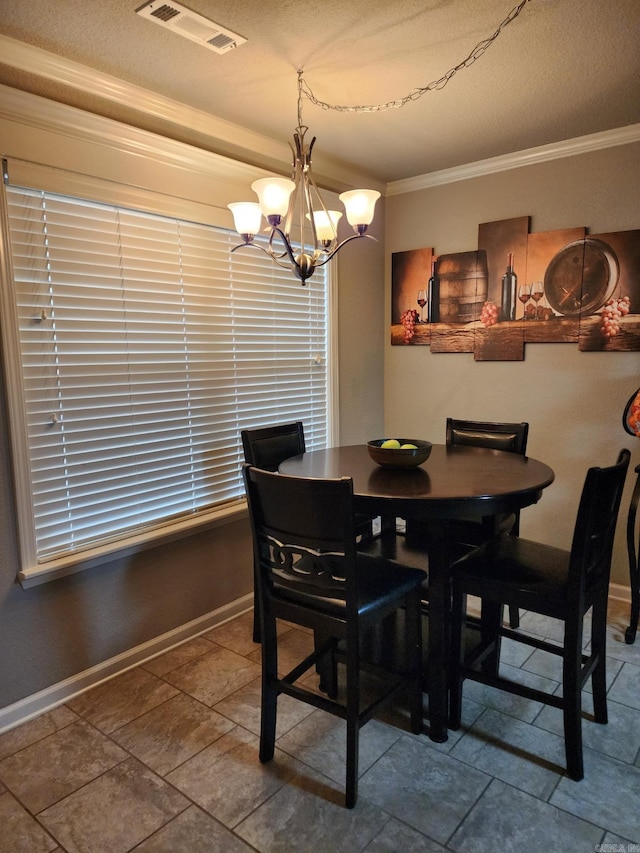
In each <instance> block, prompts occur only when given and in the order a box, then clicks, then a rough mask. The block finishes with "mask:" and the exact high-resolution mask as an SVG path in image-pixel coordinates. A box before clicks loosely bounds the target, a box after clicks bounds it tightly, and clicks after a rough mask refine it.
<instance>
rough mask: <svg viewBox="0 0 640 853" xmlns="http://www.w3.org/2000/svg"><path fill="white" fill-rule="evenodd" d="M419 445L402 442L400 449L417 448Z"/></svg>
mask: <svg viewBox="0 0 640 853" xmlns="http://www.w3.org/2000/svg"><path fill="white" fill-rule="evenodd" d="M417 449H418V446H417V445H416V444H401V445H400V450H417Z"/></svg>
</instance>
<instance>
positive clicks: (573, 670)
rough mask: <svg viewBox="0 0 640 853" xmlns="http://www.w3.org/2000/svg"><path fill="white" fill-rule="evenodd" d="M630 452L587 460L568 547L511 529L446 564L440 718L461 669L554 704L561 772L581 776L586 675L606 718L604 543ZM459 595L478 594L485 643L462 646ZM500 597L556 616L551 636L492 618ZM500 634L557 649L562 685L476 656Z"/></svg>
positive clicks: (456, 711)
mask: <svg viewBox="0 0 640 853" xmlns="http://www.w3.org/2000/svg"><path fill="white" fill-rule="evenodd" d="M630 455H631V454H630V453H629V451H628V450H622V451H620V453H619V455H618V460H617V462H616V463H615V465H612V466H610V467H608V468H596V467H594V468H590V469H589V470H588V471H587V475H586V478H585V481H584V486H583V490H582V496H581V498H580V504H579V507H578V512H577V517H576V522H575V528H574V533H573V540H572V544H571V550H570V551H566V550H562V549H560V548H555V547H552V546H550V545H544V544H542V543H539V542H532V541H530V540H527V539H522V538H521V537H519V536H509V535H504V534H503V535H502V536H500V537H498V538H497V539H494V540H492V541H490V542H488V543H485V544H484V545H481V546H480V547H479V548H477V549H475V550H474V551H472V552H471V553H470V554H468V555H466V556H464V557H462V558H461V559H460V560H459V561H458V562H457V563H455V564H454V566H453V567H452V578H453V603H452V611H453V612H452V629H451V635H452V636H451V684H450V725H451V728H453V729H457V728H459V727H460V715H461V703H462V685H463V681H464V680H465V679H467V678H469V679H472V680H474V681H479V682H481V683H483V684H488V685H490V686H492V687H497V688H500V689H502V690H506V691H508V692H510V693H514V694H516V695H519V696H524V697H525V698H528V699H534V700H536V701H539V702H543V703H545V704H547V705H552V706H554V707H556V708H561V709H562V712H563V719H564V739H565V752H566V766H567V772H568V774H569V776H570V777H571V778H572V779H575V780H576V781H579V780H580V779H582V778H583V776H584V768H583V757H582V725H581V722H582V721H581V712H582V705H581V690H582V688H583V686H584V684H585V683H586V682H587V680H588V679H589V678H591V680H592V688H593V708H594V717H595V721H596V722H597V723H606V722H607V696H606V684H605V675H606V671H605V667H606V659H605V654H606V637H607V598H608V590H609V574H610V568H611V552H612V547H613V538H614V534H615V528H616V520H617V517H618V511H619V508H620V499H621V497H622V491H623V488H624V481H625V477H626V474H627V469H628V467H629V459H630ZM467 595H474V596H477V597H478V598H480V600H481V604H482V608H483V611H484V609H485V607H487V608H488V610H489V611H493V620H494V631H493V632H491V636H490V637H489V635H487V636H488V637H489V638H488V640H487V642H486V643H480V644H479V645H478V646H477V647H476V648H475V649H473V650H472V651H471V652H470V654H469V655H467V654H466V653H465V644H464V639H463V637H464V634H463V628H464V624H465V610H466V597H467ZM504 605H508V606H512V607H518V608H522V609H524V610H527V611H531V612H533V613H538V614H541V615H543V616H549V617H552V618H554V619H559V620H561V621H562V622H563V623H564V638H563V642H562V644H561V645H559V646H558V645H554V644H552V643H549V642H546V641H545V640H543V639H541V638H540V637H536V636H533V635H529V634H526V633H524V632H523V631H522V630H518V631H514V630H512V629H510V628H507V627H505V626H503V625H502V624H501V619H500V613H501V612H502V608H503V606H504ZM589 610H592V618H591V642H590V645H589V651H588V654H587V653H583V650H582V644H583V622H584V617H585V614H586V613H587V612H588V611H589ZM502 637H509V638H510V639H512V640H515V641H516V642H519V643H525V644H527V645H529V646H532V647H534V648H537V649H543V650H544V651H546V652H550V653H552V654H555V655H560V657H561V658H562V694H561V695H559V696H558V695H555V694H549V693H546V692H544V691H542V690H538V689H535V688H532V687H529V686H527V685H523V684H520V683H517V682H515V681H512V680H510V679H508V678H506V677H505V676H503V675H501V674H500V672H499V671H498V669H497V667H496V668H495V670H489V669H487V668H486V667H483V666H482V661H483V660H484V659H486V656H487V654H492V655H495V656H496V658H497V659H498V660H499V655H500V641H501V639H502Z"/></svg>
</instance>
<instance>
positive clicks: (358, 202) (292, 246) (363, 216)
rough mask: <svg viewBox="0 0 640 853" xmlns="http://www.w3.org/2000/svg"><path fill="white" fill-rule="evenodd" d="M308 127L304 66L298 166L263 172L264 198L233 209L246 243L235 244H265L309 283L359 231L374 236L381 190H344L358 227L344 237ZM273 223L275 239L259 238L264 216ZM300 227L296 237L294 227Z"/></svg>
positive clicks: (259, 191)
mask: <svg viewBox="0 0 640 853" xmlns="http://www.w3.org/2000/svg"><path fill="white" fill-rule="evenodd" d="M308 129H309V128H308V127H305V126H304V125H303V124H302V71H298V126H297V128H296V129H295V132H294V134H293V145H291V143H289V145H290V146H291V151H292V154H293V171H292V174H291V178H278V177H273V178H261V179H260V180H258V181H254V182H253V183H252V184H251V189H252V190H253V191H254V192H255V193H256V195H257V196H258V202H244V201H239V202H233V203H231V204H229V205H227V206H228V207H229V209H230V210H231V212H232V213H233V219H234V224H235V228H236V231H237V232H238V233H239V234H240V236H241V237H242V239H243V241H244V242H243V243H240V244H239V245H237V246H234V247H233V249H232V250H231V251H232V252H235V251H236V249H242V248H244V247H245V246H255V247H256V248H259V249H262V251H263V252H265V253H266V254H267V255H269V257H270V258H271V259H272V260H273V261H275V262H276V263H277V264H278V265H279V266H281V267H288V266H291V268H292V270H293V272H294V273H295V274H296V275H297V276H298V278H299V279H300V281H301V283H302V284H303V285H304V284H306V282H307V279H308V278H309V277H310V276H312V275H313V273H314V271H315V270H316V268H317V267H321V266H323V265H324V264H326V263H327V261H329V260H331V258H332V257H333V256H334V255H335V253H336V252H337V251H338V250H339V249H341V248H342V247H343V246H345V245H346V244H347V243H350V242H351V240H356V239H357V238H358V237H369V239H371V240H375V237H372V236H371V235H370V234H367V233H366V231H367V228H368V227H369V225H370V224H371V223H372V222H373V215H374V209H375V205H376V201H377V200H378V199H379V198H380V193H379V192H378V191H377V190H349V191H348V192H344V193H341V194H340V196H339V199H340V201H341V202H342V203H343V205H344V208H345V213H346V216H347V221H348V222H349V224H350V225H351V226H352V227H353V230H354V231H355V233H354V234H351V235H350V236H349V237H346V238H345V239H344V240H341V241H338V222H339V220H340V218H341V217H342V212H341V211H339V210H327V208H326V207H325V204H324V202H323V200H322V196H321V195H320V192H319V191H318V187H317V186H316V182H315V181H314V179H313V175H312V174H311V152H312V151H313V145H314V143H315V141H316V138H315V136H314V137H313V139H312V140H311V142H310V143H309V144H308V145H307V143H306V142H305V139H304V137H305V134H306V132H307V131H308ZM263 216H264V218H265V219H266V220H267V222H268V223H269V230H270V234H269V240H268V243H267V245H266V246H264V245H263V244H262V243H255V242H254V238H255V236H256V234H258V232H259V231H260V226H261V223H262V217H263ZM294 228H295V229H296V230H295V232H294V233H295V243H292V238H291V233H292V229H294Z"/></svg>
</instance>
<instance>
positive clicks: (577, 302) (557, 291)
mask: <svg viewBox="0 0 640 853" xmlns="http://www.w3.org/2000/svg"><path fill="white" fill-rule="evenodd" d="M619 275H620V267H619V264H618V258H617V257H616V254H615V252H614V251H613V249H612V248H611V246H609V245H608V244H607V243H605V242H604V241H603V240H598V239H596V238H594V237H585V238H584V239H583V240H575V241H574V242H573V243H568V244H567V245H566V246H564V247H563V248H562V249H560V251H559V252H557V254H556V255H554V257H553V258H552V259H551V262H550V263H549V266H548V267H547V269H546V272H545V274H544V290H545V294H546V296H547V300H548V302H549V305H551V307H552V308H554V309H555V310H556V311H557V312H558V313H559V314H563V315H564V316H565V317H577V316H578V315H579V314H583V315H587V314H593V313H595V312H596V311H597V310H598V309H599V308H601V307H602V306H603V305H604V303H605V302H606V301H607V299H609V298H610V297H611V295H612V294H613V292H614V290H615V289H616V285H617V284H618V277H619Z"/></svg>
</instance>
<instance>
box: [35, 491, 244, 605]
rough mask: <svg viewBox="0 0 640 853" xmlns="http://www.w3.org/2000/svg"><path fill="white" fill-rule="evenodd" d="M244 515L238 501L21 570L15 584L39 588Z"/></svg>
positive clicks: (235, 519) (221, 524)
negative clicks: (41, 585)
mask: <svg viewBox="0 0 640 853" xmlns="http://www.w3.org/2000/svg"><path fill="white" fill-rule="evenodd" d="M247 515H248V512H247V504H246V501H244V500H242V501H238V502H237V503H234V504H232V505H231V506H225V507H222V508H221V509H215V510H212V511H211V512H208V513H202V514H200V515H198V516H197V517H194V518H189V519H184V520H182V521H179V522H175V523H173V524H171V525H168V526H167V527H161V528H156V529H154V530H148V531H146V532H145V533H140V534H138V535H136V536H130V537H129V538H127V539H120V540H119V541H117V542H110V543H109V544H106V545H100V546H98V547H96V548H91V549H88V550H86V551H82V552H80V553H77V554H71V555H67V556H65V557H60V558H59V559H57V560H50V561H48V562H47V563H43V564H41V565H39V566H34V567H32V568H28V569H24V570H22V571H20V572H18V582H19V583H20V585H21V586H22V587H23V588H24V589H28V588H29V587H32V586H39V585H40V584H43V583H47V582H48V581H52V580H56V579H57V578H63V577H66V576H67V575H73V574H76V573H77V572H82V571H85V569H90V568H93V567H95V566H104V565H105V564H106V563H110V562H112V561H114V560H120V559H123V558H125V557H129V556H131V555H133V554H139V553H140V552H141V551H147V550H150V549H151V548H157V547H158V546H159V545H163V544H165V543H166V542H174V541H176V540H178V539H184V538H186V537H187V536H193V535H194V534H196V533H202V532H203V531H205V530H212V529H213V528H215V527H221V526H223V525H225V524H232V523H233V522H235V521H239V520H240V519H242V518H247Z"/></svg>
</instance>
